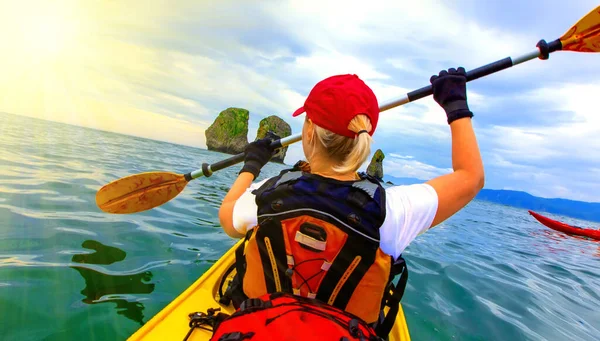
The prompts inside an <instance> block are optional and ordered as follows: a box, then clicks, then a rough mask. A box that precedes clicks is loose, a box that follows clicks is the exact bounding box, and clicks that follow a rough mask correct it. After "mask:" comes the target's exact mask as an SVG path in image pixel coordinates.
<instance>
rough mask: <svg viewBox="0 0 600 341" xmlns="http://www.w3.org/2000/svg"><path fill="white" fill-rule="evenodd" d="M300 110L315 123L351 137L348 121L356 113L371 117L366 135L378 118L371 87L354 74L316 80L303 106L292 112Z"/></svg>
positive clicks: (295, 113) (354, 135)
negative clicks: (317, 81) (369, 127)
mask: <svg viewBox="0 0 600 341" xmlns="http://www.w3.org/2000/svg"><path fill="white" fill-rule="evenodd" d="M304 112H306V115H307V116H308V118H310V119H311V121H313V123H315V124H316V125H318V126H319V127H321V128H325V129H327V130H329V131H332V132H334V133H336V134H339V135H343V136H347V137H350V138H354V137H356V133H355V132H353V131H351V130H349V129H348V124H350V121H351V120H352V119H353V118H354V117H355V116H357V115H360V114H364V115H366V116H367V117H368V118H369V119H370V120H371V126H372V129H371V131H370V132H369V135H373V133H374V132H375V128H376V127H377V121H378V119H379V104H378V103H377V97H375V94H374V93H373V90H371V88H369V87H368V86H367V85H366V84H365V82H363V81H362V80H361V79H360V78H358V76H357V75H337V76H332V77H329V78H325V79H324V80H322V81H320V82H319V83H317V85H315V87H314V88H313V89H312V90H311V91H310V93H309V94H308V97H307V98H306V101H305V102H304V106H303V107H301V108H300V109H298V110H296V111H294V114H293V115H292V116H298V115H300V114H302V113H304Z"/></svg>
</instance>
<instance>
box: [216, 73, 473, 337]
mask: <svg viewBox="0 0 600 341" xmlns="http://www.w3.org/2000/svg"><path fill="white" fill-rule="evenodd" d="M430 81H431V83H432V86H433V92H434V99H435V101H436V102H437V103H438V104H440V106H441V107H442V108H443V109H444V110H445V112H446V115H447V119H448V124H449V125H450V130H451V133H452V165H453V168H454V172H452V173H450V174H446V175H443V176H440V177H438V178H435V179H432V180H430V181H428V182H426V183H424V184H418V185H412V186H394V187H389V188H387V189H384V188H383V187H382V186H381V185H380V184H379V183H378V182H377V180H375V179H372V178H370V177H368V176H365V175H359V174H357V170H358V169H359V168H360V166H361V165H362V164H363V163H364V162H365V161H366V159H367V158H368V156H369V154H370V145H371V142H372V138H371V136H372V135H373V133H374V132H375V128H376V126H377V122H378V118H379V105H378V103H377V99H376V97H375V95H374V94H373V91H372V90H371V89H370V88H369V87H368V86H367V85H366V84H365V83H364V82H363V81H362V80H360V79H359V78H358V77H357V76H356V75H339V76H333V77H330V78H327V79H325V80H323V81H321V82H319V83H318V84H317V85H316V86H315V87H314V88H313V89H312V91H311V92H310V94H309V96H308V98H307V99H306V101H305V104H304V106H303V107H302V108H300V109H298V110H297V111H296V112H295V113H294V116H297V115H299V114H301V113H304V112H306V119H305V121H304V126H303V128H302V147H303V150H304V154H305V156H306V159H307V161H308V166H307V165H306V164H297V165H296V166H295V167H294V169H292V170H289V171H284V172H282V174H280V175H279V176H276V177H273V178H271V179H267V180H265V181H263V182H261V183H258V184H254V185H251V184H252V181H253V180H254V179H255V178H256V177H257V176H258V174H259V172H260V169H261V168H262V166H264V165H265V164H266V163H267V162H268V160H269V159H270V157H271V155H272V153H273V150H272V149H271V148H270V146H269V141H268V140H267V139H264V140H259V141H255V142H253V143H251V144H250V145H249V146H248V148H247V149H246V152H245V154H246V158H245V162H244V166H243V168H242V170H241V171H240V174H239V176H238V178H237V180H236V181H235V183H234V184H233V186H232V187H231V189H230V191H229V193H227V195H226V196H225V198H224V200H223V203H222V205H221V208H220V210H219V218H220V221H221V225H222V226H223V229H224V230H225V232H226V233H227V234H228V235H230V236H232V237H244V236H245V237H246V239H247V243H246V246H245V249H244V250H243V252H244V254H243V255H242V252H241V251H240V252H239V257H240V258H241V259H240V260H239V261H240V263H241V264H240V266H239V267H238V273H241V275H240V277H241V279H243V290H244V293H245V295H246V296H248V297H250V298H255V297H259V296H261V295H264V294H266V293H272V292H281V291H283V292H292V293H294V294H296V295H299V296H304V297H309V298H316V299H318V300H320V301H322V302H325V303H328V304H330V305H333V306H335V307H338V308H341V309H344V310H345V311H348V312H350V313H352V314H354V315H357V316H358V317H360V318H362V319H363V320H364V321H366V322H368V323H377V322H378V321H379V322H380V323H379V325H380V326H381V325H384V324H386V322H384V320H382V319H381V317H380V312H381V308H382V301H385V300H386V299H387V300H388V301H390V299H391V298H392V297H390V296H396V299H397V301H399V297H398V296H401V293H400V294H398V295H396V294H394V295H389V291H390V286H389V284H390V279H392V278H393V276H394V275H395V274H397V273H398V272H399V271H395V270H397V269H395V268H394V263H395V261H397V260H398V259H401V254H402V252H403V250H404V249H405V248H406V247H407V246H408V244H409V243H410V242H411V241H412V240H413V239H414V238H415V237H416V236H417V235H419V234H420V233H423V232H425V231H426V230H427V229H428V228H430V227H433V226H435V225H437V224H439V223H441V222H442V221H444V220H446V219H447V218H449V217H450V216H452V215H453V214H454V213H456V212H457V211H459V210H460V209H461V208H463V207H464V206H465V205H466V204H467V203H469V202H470V201H471V200H472V199H473V198H474V197H475V195H476V194H477V192H478V191H479V190H480V189H481V188H482V187H483V183H484V171H483V164H482V161H481V156H480V153H479V149H478V146H477V141H476V138H475V134H474V131H473V127H472V125H471V118H472V117H473V114H472V113H471V111H470V110H469V107H468V104H467V96H466V74H465V70H464V69H463V68H459V69H458V70H455V69H449V70H448V71H441V72H440V73H439V75H437V76H432V77H431V80H430ZM401 289H402V290H401V291H403V288H401ZM393 318H395V316H392V318H389V319H388V320H387V321H388V323H387V324H388V326H387V327H385V328H383V329H387V330H385V331H384V333H383V334H386V332H389V329H390V328H391V324H389V323H391V322H393ZM378 334H379V333H378Z"/></svg>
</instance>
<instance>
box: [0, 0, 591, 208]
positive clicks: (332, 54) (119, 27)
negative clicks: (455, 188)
mask: <svg viewBox="0 0 600 341" xmlns="http://www.w3.org/2000/svg"><path fill="white" fill-rule="evenodd" d="M0 6H2V5H0ZM595 6H596V4H594V3H593V2H592V1H591V0H590V1H588V0H585V1H580V2H577V3H576V4H575V3H572V4H571V3H569V4H567V3H565V2H559V1H554V0H552V1H549V2H548V3H547V4H546V5H545V6H543V7H540V6H539V4H532V3H527V2H520V1H516V0H511V1H508V2H505V3H502V5H499V4H495V3H489V2H480V1H475V0H459V1H458V2H457V3H453V4H452V5H451V6H450V5H446V4H443V3H440V2H439V1H433V0H425V1H375V2H371V3H369V6H365V5H364V2H362V1H358V0H349V1H337V0H335V1H325V2H324V1H313V0H310V1H291V0H290V1H277V2H258V1H245V2H242V1H227V0H226V1H219V2H218V3H211V2H198V1H179V2H178V3H177V6H173V5H172V4H170V3H164V2H148V3H145V4H144V5H143V6H137V7H136V8H135V9H134V11H135V15H132V9H131V8H130V4H126V3H124V2H117V1H113V2H75V1H68V0H64V1H57V2H56V3H53V5H52V6H50V5H45V4H44V2H43V1H37V2H34V3H33V4H32V3H31V2H27V3H24V4H23V5H22V6H4V7H1V8H0V19H1V20H0V26H2V27H0V32H1V33H0V41H2V42H3V47H5V49H3V51H4V52H3V53H2V54H0V63H1V64H2V65H3V66H5V67H4V68H3V72H2V73H0V93H2V95H1V96H0V111H8V112H14V113H21V114H29V115H33V116H44V117H46V118H50V119H55V120H62V121H69V123H74V124H87V125H88V126H89V125H95V126H97V127H101V128H102V129H109V130H110V129H113V130H116V131H121V132H123V131H128V132H129V133H130V134H133V135H138V136H145V137H150V138H154V139H161V140H166V141H171V142H177V143H182V144H187V145H193V146H199V147H204V146H205V143H204V133H203V131H204V129H206V128H207V127H208V125H210V124H211V123H212V121H213V120H214V118H215V117H216V115H217V114H218V113H219V112H220V111H222V110H224V109H226V108H227V107H232V106H234V107H243V108H246V109H248V110H249V111H250V122H249V126H250V133H249V139H253V138H254V136H255V134H256V129H257V128H258V122H259V121H260V119H262V118H263V117H266V116H268V115H272V114H277V115H279V116H280V117H283V118H284V119H286V121H288V122H289V123H290V125H291V126H292V131H293V133H297V132H299V131H300V129H301V126H302V122H303V117H298V118H291V117H290V116H289V114H290V113H291V112H292V111H293V110H295V109H296V108H298V107H299V106H301V105H302V104H303V102H304V99H305V97H306V95H307V94H308V93H309V91H310V90H311V88H312V86H313V85H314V84H315V83H316V82H317V81H319V80H321V79H322V78H324V77H327V76H330V75H333V74H337V73H355V74H358V75H359V76H360V77H361V78H362V79H364V80H365V81H366V82H367V84H369V86H371V87H372V88H373V90H374V92H375V93H376V95H377V97H378V99H379V101H380V103H385V102H387V101H390V100H394V99H396V98H398V97H400V96H403V95H404V94H406V93H407V92H410V91H412V90H415V89H418V88H420V87H422V86H426V85H428V84H429V77H430V76H431V75H432V74H435V73H437V72H438V71H439V70H441V69H445V68H448V67H456V66H459V65H462V66H464V67H466V68H467V69H472V68H475V67H478V66H481V65H484V64H487V63H489V62H492V61H495V60H498V59H501V58H504V57H506V56H513V57H514V56H518V55H521V54H523V53H526V52H529V51H531V50H533V49H534V48H535V43H536V42H537V41H538V40H539V39H541V38H546V39H548V40H551V39H554V38H557V37H558V36H560V35H561V34H562V33H563V32H564V31H566V29H567V28H568V27H569V26H570V25H571V24H572V23H574V22H576V21H577V19H579V18H580V17H581V16H582V15H583V14H585V13H586V11H588V10H590V9H591V8H593V7H595ZM507 8H510V11H509V10H507ZM29 9H32V13H33V12H35V13H34V14H35V15H30V16H27V14H28V10H29ZM46 17H52V18H60V20H54V21H52V20H47V21H44V20H45V19H44V18H46ZM36 18H38V19H40V18H41V19H40V20H37V19H36ZM532 18H544V20H534V19H532ZM30 19H31V20H30ZM34 19H36V20H37V21H36V20H34ZM42 19H44V20H42ZM30 23H41V24H40V25H41V26H40V25H38V24H36V25H38V26H40V27H49V28H54V29H53V30H48V32H54V34H53V36H55V37H58V36H60V37H62V38H61V40H57V42H60V44H54V45H52V44H40V46H41V47H43V48H41V49H40V47H39V46H37V45H32V44H30V43H28V42H30V41H31V39H29V40H27V39H23V38H24V37H25V38H26V37H30V38H31V37H33V38H35V39H33V40H37V41H41V40H43V39H41V38H43V37H46V36H45V35H44V34H42V33H39V31H40V30H38V33H37V35H33V36H31V34H30V33H27V32H29V31H26V30H27V27H28V26H31V25H29V24H30ZM44 25H45V26H44ZM15 27H16V28H17V29H12V28H15ZM15 32H16V33H15ZM22 32H25V33H27V34H29V35H27V34H25V35H19V34H21V33H22ZM42 32H43V30H42ZM47 39H54V38H52V35H50V36H49V38H47ZM44 46H46V47H48V46H50V47H52V46H54V47H52V49H47V48H46V47H44ZM32 48H33V49H36V51H38V53H36V54H32V53H31V49H32ZM598 79H600V60H599V59H598V58H597V56H593V55H592V54H587V55H584V54H574V53H568V52H557V53H556V54H553V55H552V56H551V58H550V60H548V61H541V60H538V61H531V62H528V63H527V65H519V66H516V67H514V68H511V69H509V70H506V71H502V72H499V73H497V74H495V75H492V76H489V77H485V78H482V79H479V80H477V81H475V82H472V83H469V85H468V89H469V90H468V91H469V92H468V96H469V105H470V106H471V109H472V110H473V111H474V113H475V118H474V120H473V124H474V126H475V129H476V132H477V136H478V141H479V145H480V146H481V150H482V154H483V157H484V161H485V166H486V174H487V178H486V186H488V187H490V188H508V187H510V188H515V189H522V190H527V191H530V192H532V193H536V194H538V195H544V196H567V197H572V198H587V199H590V200H592V199H593V200H596V201H600V196H599V195H598V194H597V193H600V192H599V191H598V188H595V187H594V186H595V185H593V183H595V181H596V180H594V176H595V175H597V174H598V172H597V170H598V169H600V160H598V158H595V157H594V155H597V150H598V148H599V147H600V141H599V138H598V136H599V133H600V131H599V129H600V128H599V127H600V125H599V124H598V123H600V122H599V120H600V119H599V118H598V115H597V110H595V108H596V105H595V100H596V99H595V95H596V94H597V93H599V90H600V83H598V81H597V80H598ZM103 117H104V118H103ZM143 117H145V119H143ZM138 119H139V120H142V121H144V123H136V122H139V121H138ZM86 122H87V123H86ZM94 122H95V123H94ZM107 122H112V123H110V124H109V123H107ZM152 122H153V123H152ZM152 125H153V126H152ZM124 126H126V127H127V129H125V128H123V127H124ZM374 141H375V143H374V145H373V148H372V149H373V150H376V149H378V148H380V149H382V150H383V151H384V152H385V153H386V155H387V157H386V159H385V163H384V165H385V171H386V173H388V174H391V175H394V176H399V177H403V176H407V177H419V178H421V179H428V178H431V177H434V176H437V175H440V174H444V173H446V172H449V171H450V169H451V168H450V167H451V165H452V162H451V148H450V141H451V136H450V129H449V127H448V125H447V123H446V116H445V114H444V112H443V110H442V109H441V108H440V107H439V106H438V105H437V104H436V103H435V102H434V101H433V99H431V98H425V99H422V100H419V101H417V102H415V103H409V104H406V105H404V106H402V107H398V108H394V109H390V110H389V111H386V112H384V113H382V114H381V117H380V121H379V126H378V129H377V133H376V134H375V136H374ZM409 156H410V157H409ZM299 158H304V155H303V153H302V148H301V146H300V144H295V145H293V146H291V147H290V149H289V151H288V158H287V159H286V161H287V162H288V163H294V162H295V161H296V159H299ZM590 183H591V184H590ZM586 184H588V185H587V186H586ZM569 189H570V190H569Z"/></svg>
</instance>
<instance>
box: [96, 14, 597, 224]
mask: <svg viewBox="0 0 600 341" xmlns="http://www.w3.org/2000/svg"><path fill="white" fill-rule="evenodd" d="M536 47H537V48H536V49H535V50H533V51H531V52H529V53H526V54H524V55H522V56H519V57H516V58H511V57H507V58H504V59H500V60H498V61H495V62H493V63H490V64H487V65H484V66H481V67H479V68H476V69H473V70H471V71H469V72H467V81H472V80H475V79H478V78H481V77H484V76H487V75H490V74H492V73H495V72H498V71H501V70H504V69H507V68H510V67H512V66H515V65H517V64H521V63H524V62H526V61H529V60H532V59H535V58H539V59H542V60H545V59H548V56H549V55H550V53H552V52H556V51H561V50H562V51H572V52H600V6H598V7H596V8H595V9H594V10H592V11H591V12H589V13H588V14H587V15H586V16H584V17H583V18H581V19H579V21H578V22H577V23H576V24H575V25H573V27H571V28H570V29H569V30H568V31H567V32H566V33H565V34H563V36H562V37H560V38H559V39H556V40H554V41H552V42H550V43H547V42H546V41H545V40H540V41H539V42H538V43H537V45H536ZM431 94H433V89H432V87H431V85H428V86H425V87H422V88H420V89H417V90H415V91H412V92H409V93H407V94H406V95H404V96H403V97H402V98H399V99H397V100H394V101H392V102H389V103H386V104H384V105H382V106H380V107H379V110H380V111H385V110H388V109H391V108H395V107H397V106H401V105H404V104H406V103H409V102H413V101H416V100H418V99H421V98H423V97H427V96H429V95H431ZM300 140H302V135H301V134H296V135H292V136H288V137H285V138H282V139H280V140H275V141H273V142H272V145H273V147H275V148H281V147H285V146H288V145H290V144H292V143H295V142H298V141H300ZM242 161H244V153H240V154H237V155H235V156H232V157H230V158H227V159H225V160H222V161H219V162H216V163H213V164H207V163H204V164H202V168H200V169H197V170H195V171H193V172H190V173H187V174H176V173H171V172H148V173H141V174H135V175H130V176H127V177H124V178H121V179H119V180H115V181H113V182H111V183H109V184H106V185H104V186H103V187H102V188H100V190H98V193H97V194H96V204H97V205H98V207H99V208H100V209H101V210H102V211H104V212H108V213H135V212H142V211H145V210H149V209H151V208H154V207H157V206H160V205H162V204H164V203H166V202H167V201H169V200H171V199H173V198H174V197H176V196H177V195H178V194H179V193H181V191H183V189H184V188H185V186H186V185H187V184H188V182H190V181H191V180H193V179H196V178H199V177H201V176H205V177H209V176H211V175H212V173H213V172H216V171H218V170H221V169H223V168H227V167H229V166H232V165H235V164H237V163H240V162H242Z"/></svg>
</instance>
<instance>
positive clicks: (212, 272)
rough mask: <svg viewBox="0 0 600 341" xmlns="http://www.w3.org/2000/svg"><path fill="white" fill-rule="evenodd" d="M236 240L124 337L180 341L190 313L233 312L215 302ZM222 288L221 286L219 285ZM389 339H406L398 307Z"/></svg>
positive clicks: (200, 333)
mask: <svg viewBox="0 0 600 341" xmlns="http://www.w3.org/2000/svg"><path fill="white" fill-rule="evenodd" d="M239 243H241V241H240V242H238V243H237V244H236V245H234V246H233V247H232V248H231V249H229V251H227V253H225V254H224V255H223V257H221V259H219V261H217V262H216V263H215V264H214V265H213V266H212V267H211V268H210V269H208V271H206V272H205V273H204V274H203V275H202V276H201V277H200V278H199V279H198V280H197V281H196V282H195V283H194V284H192V285H191V286H190V287H189V288H187V289H186V290H185V291H184V292H183V293H181V295H179V296H178V297H177V298H176V299H175V300H173V301H172V302H171V303H169V305H167V306H166V307H165V308H164V309H163V310H161V311H160V312H159V313H158V314H156V315H155V316H154V317H153V318H152V319H151V320H150V321H148V322H147V323H146V324H145V325H144V326H143V327H142V328H140V329H139V330H138V331H137V332H135V333H134V334H133V335H131V337H129V339H128V340H130V341H135V340H144V341H154V340H156V341H166V340H183V339H184V338H185V336H186V335H187V334H188V332H189V331H190V327H189V325H188V323H189V317H188V315H189V314H190V313H194V312H206V311H207V310H208V309H209V308H221V312H223V313H226V314H232V313H233V312H234V311H235V309H234V307H233V305H231V304H230V305H229V306H224V305H222V304H220V303H219V285H221V282H222V281H221V279H222V276H223V275H224V274H225V273H226V271H227V270H228V269H229V268H230V267H231V266H232V265H233V264H234V263H235V249H236V247H237V246H238V245H239ZM234 275H235V270H234V271H233V272H231V273H230V274H229V277H231V278H233V276H234ZM223 282H224V284H223V285H224V287H226V286H227V283H228V281H227V280H226V281H223ZM224 291H225V288H223V292H224ZM211 336H212V332H211V331H208V330H204V329H200V328H195V329H194V331H193V332H192V334H191V335H190V337H189V339H188V340H190V341H193V340H196V341H200V340H209V339H210V337H211ZM389 340H390V341H410V335H409V333H408V327H407V325H406V320H405V318H404V312H403V311H402V307H400V309H399V311H398V316H397V318H396V322H395V323H394V327H393V328H392V331H391V333H390V338H389Z"/></svg>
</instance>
